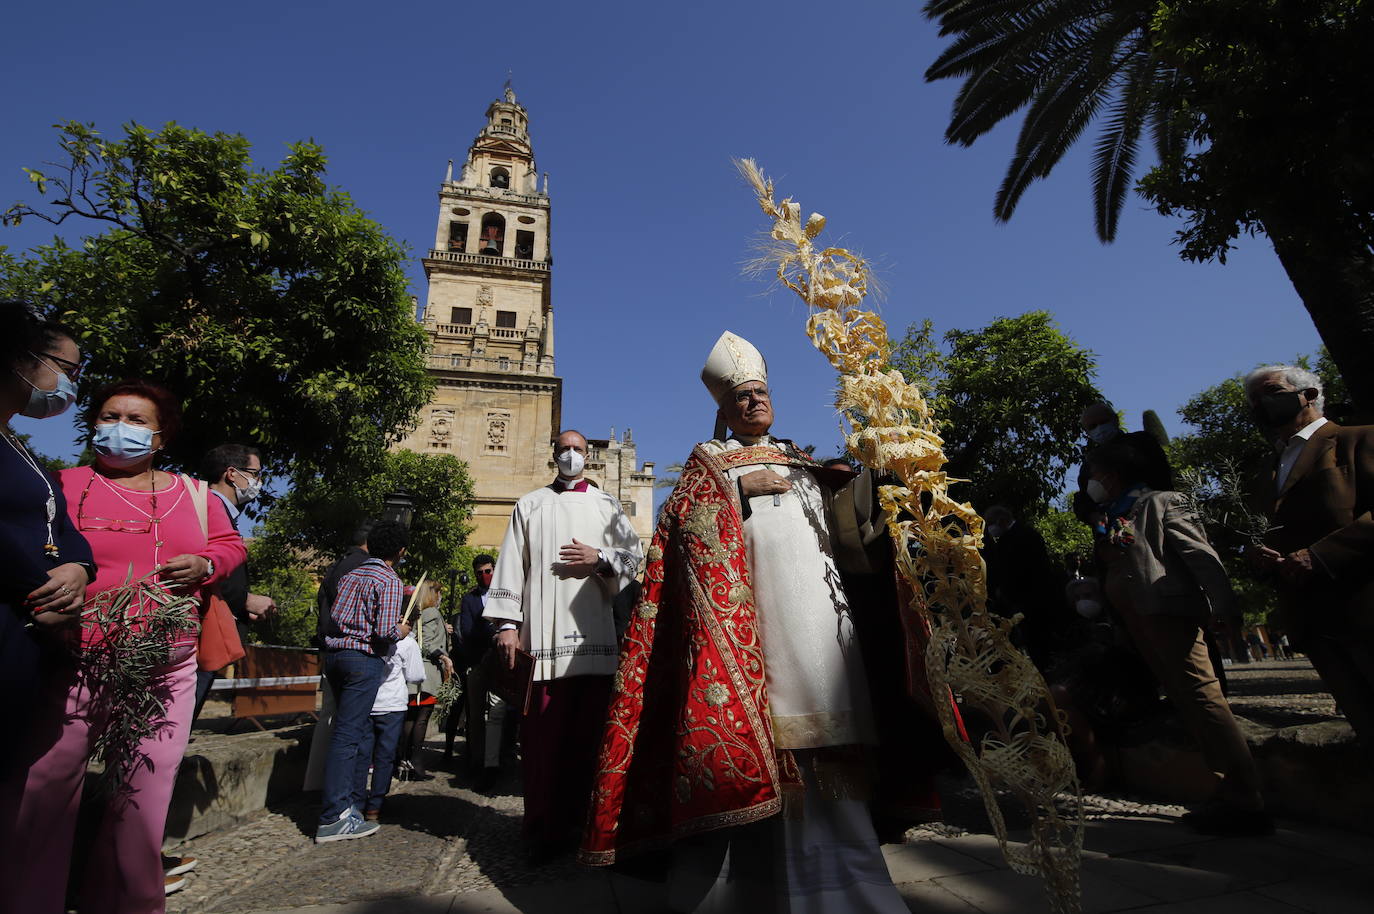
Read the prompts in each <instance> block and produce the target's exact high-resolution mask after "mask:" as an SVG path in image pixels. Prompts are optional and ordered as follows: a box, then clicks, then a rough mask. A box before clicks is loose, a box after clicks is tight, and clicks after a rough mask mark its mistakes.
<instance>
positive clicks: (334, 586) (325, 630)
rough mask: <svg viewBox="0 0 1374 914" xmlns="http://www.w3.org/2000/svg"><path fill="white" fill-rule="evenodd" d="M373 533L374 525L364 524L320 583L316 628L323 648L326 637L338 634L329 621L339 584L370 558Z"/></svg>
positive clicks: (317, 598)
mask: <svg viewBox="0 0 1374 914" xmlns="http://www.w3.org/2000/svg"><path fill="white" fill-rule="evenodd" d="M371 532H372V524H371V523H370V522H369V523H364V524H363V525H362V526H360V527H359V528H358V529H357V530H356V531H354V533H353V540H352V544H351V545H350V546H349V547H348V551H347V552H345V553H344V554H343V557H342V558H341V559H339V560H338V561H337V562H335V563H334V564H333V565H330V566H329V570H328V571H326V572H325V573H324V578H323V579H322V580H321V581H320V589H319V592H318V593H317V594H316V595H315V601H316V604H317V605H318V606H319V610H320V617H319V624H318V626H317V627H316V636H315V640H316V643H318V644H319V645H321V646H323V644H324V639H325V636H326V635H331V634H335V635H336V634H338V632H336V631H334V630H333V623H332V622H331V621H330V619H329V610H330V609H331V608H332V607H333V606H334V600H335V599H336V598H337V597H338V596H339V582H340V581H342V580H343V577H344V575H346V574H348V573H349V572H350V571H353V570H354V569H356V568H357V567H358V566H359V565H361V564H362V563H363V562H366V561H367V560H368V559H369V558H370V556H369V555H368V552H367V535H368V534H369V533H371Z"/></svg>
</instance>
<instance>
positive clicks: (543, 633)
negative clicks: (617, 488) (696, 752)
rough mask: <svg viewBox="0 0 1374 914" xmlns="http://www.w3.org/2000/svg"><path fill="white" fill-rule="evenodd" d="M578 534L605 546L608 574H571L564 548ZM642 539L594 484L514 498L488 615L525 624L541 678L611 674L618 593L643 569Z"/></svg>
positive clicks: (524, 643)
mask: <svg viewBox="0 0 1374 914" xmlns="http://www.w3.org/2000/svg"><path fill="white" fill-rule="evenodd" d="M573 539H576V540H577V541H578V542H580V543H585V544H587V545H588V546H592V547H594V548H596V549H599V550H601V552H602V554H603V555H604V556H605V558H606V559H607V561H608V562H609V569H608V571H609V573H608V574H593V575H591V576H589V577H585V578H574V577H570V576H568V574H567V573H566V571H565V568H564V565H563V563H562V562H561V561H560V559H559V550H560V549H562V548H563V547H564V546H566V545H568V544H569V543H571V542H572V541H573ZM640 555H641V550H640V544H639V536H638V535H637V534H636V533H635V532H634V529H633V528H632V527H631V526H630V521H629V518H627V517H626V516H625V512H624V511H622V510H621V509H620V502H618V501H616V499H614V498H612V497H611V496H610V495H607V494H606V493H605V492H603V491H601V490H600V489H598V488H597V487H595V486H589V487H588V488H587V490H586V491H585V492H556V491H554V489H553V488H552V487H548V486H546V487H544V488H542V489H536V490H535V491H533V492H530V493H529V494H528V495H525V496H523V497H522V498H521V499H520V500H519V501H517V502H516V503H515V511H514V512H513V513H512V514H511V521H510V526H509V527H508V528H507V529H506V537H505V540H504V541H503V542H502V543H501V554H500V555H499V556H498V557H497V559H496V570H495V572H494V573H493V574H492V580H491V587H490V589H488V590H487V603H486V609H485V610H484V611H483V613H482V615H483V616H484V617H485V618H487V619H492V620H496V621H498V622H499V621H511V622H517V623H522V624H521V626H520V643H521V647H522V648H523V649H524V650H526V651H528V652H530V653H531V654H533V655H534V657H535V660H536V661H537V663H536V666H535V671H534V678H535V680H536V681H540V682H542V681H545V680H549V679H561V678H563V677H565V676H588V675H593V676H610V675H613V674H614V673H615V668H616V661H617V658H618V656H619V654H620V648H619V644H618V642H617V640H616V636H615V621H614V618H613V616H612V612H611V598H612V597H614V596H615V595H616V594H617V593H619V592H620V590H621V588H623V587H624V586H625V585H626V584H628V583H630V581H632V580H633V579H634V577H635V575H636V574H637V573H638V572H639V561H640Z"/></svg>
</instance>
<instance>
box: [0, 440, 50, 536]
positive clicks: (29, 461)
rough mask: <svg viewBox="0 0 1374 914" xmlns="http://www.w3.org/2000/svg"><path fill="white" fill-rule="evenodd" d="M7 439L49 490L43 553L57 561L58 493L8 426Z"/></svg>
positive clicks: (45, 511) (45, 507)
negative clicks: (56, 522)
mask: <svg viewBox="0 0 1374 914" xmlns="http://www.w3.org/2000/svg"><path fill="white" fill-rule="evenodd" d="M5 441H7V442H8V443H9V446H10V447H12V448H14V452H15V453H16V454H18V455H19V459H21V460H23V461H24V462H25V463H27V464H28V465H29V468H30V469H32V470H33V471H34V473H36V474H37V475H38V478H39V479H41V480H42V481H43V486H44V488H46V489H47V490H48V500H47V501H46V502H45V503H44V505H43V507H44V513H45V514H46V515H47V517H46V519H45V523H46V524H47V528H48V541H47V542H46V543H44V544H43V554H44V555H46V556H47V557H48V558H50V559H52V560H53V561H54V562H55V561H57V560H58V558H59V557H60V556H61V552H60V551H59V550H58V548H57V542H56V540H55V538H54V536H53V529H52V524H53V521H55V520H57V495H56V494H54V493H53V490H52V483H51V482H49V481H48V474H47V473H44V472H43V470H42V469H40V468H39V466H38V462H37V461H36V460H34V459H33V455H31V454H30V453H29V449H28V448H26V447H24V445H23V443H22V442H20V440H19V439H18V438H17V437H16V436H15V434H14V432H12V431H10V430H9V429H8V428H7V429H5Z"/></svg>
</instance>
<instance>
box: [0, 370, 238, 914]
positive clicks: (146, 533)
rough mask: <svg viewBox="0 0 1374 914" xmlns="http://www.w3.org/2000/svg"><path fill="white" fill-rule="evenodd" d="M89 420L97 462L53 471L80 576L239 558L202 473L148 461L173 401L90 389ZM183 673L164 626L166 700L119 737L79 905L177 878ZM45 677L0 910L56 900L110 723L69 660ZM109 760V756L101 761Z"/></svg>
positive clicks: (230, 563) (170, 422) (168, 432)
mask: <svg viewBox="0 0 1374 914" xmlns="http://www.w3.org/2000/svg"><path fill="white" fill-rule="evenodd" d="M87 421H88V423H89V425H90V430H91V445H92V447H93V449H94V450H95V453H96V455H97V457H96V462H95V465H94V466H93V467H77V468H75V469H70V470H63V471H62V472H61V473H60V474H59V476H60V478H61V482H62V488H63V490H64V491H65V493H66V496H67V506H68V513H69V515H70V518H71V520H72V522H73V523H74V524H75V526H76V528H77V529H78V530H79V531H80V532H81V533H82V535H84V536H85V537H86V538H87V540H88V541H89V542H90V545H91V550H92V552H93V554H94V555H95V557H96V562H97V564H98V567H99V571H98V573H97V574H96V577H95V580H94V581H93V582H92V583H91V586H90V588H89V591H90V594H91V595H92V596H97V595H99V594H101V593H102V592H105V591H107V590H110V589H113V588H119V587H121V586H123V585H124V584H125V582H126V580H130V579H132V580H133V581H139V580H143V579H148V580H151V581H155V582H157V583H160V584H162V585H164V586H167V587H169V588H171V589H172V590H174V591H177V592H181V593H190V594H196V595H199V594H200V592H201V590H202V588H204V587H205V586H206V585H208V584H214V583H217V582H218V581H221V580H223V578H224V577H225V576H226V575H227V574H228V573H229V572H230V571H232V570H233V569H234V568H235V567H237V566H238V565H239V564H241V563H242V562H243V561H244V558H245V552H244V547H243V541H242V540H241V539H240V538H239V535H238V533H237V531H235V530H234V529H233V527H231V526H230V524H229V520H228V517H227V515H226V514H225V512H223V511H219V510H214V511H211V510H209V509H208V505H207V500H208V494H209V493H208V489H207V487H206V486H205V484H204V483H200V482H196V481H194V480H192V479H190V478H189V477H186V476H181V475H178V474H175V473H169V472H167V471H166V470H160V469H157V468H156V467H155V466H154V461H155V458H156V457H157V454H158V452H159V451H160V450H162V448H163V447H164V446H166V444H168V443H169V442H170V441H171V440H172V439H173V438H175V437H176V434H177V432H178V430H179V429H180V427H181V409H180V406H179V404H178V403H177V401H176V398H175V397H174V396H173V395H172V394H171V393H170V392H169V391H167V390H166V389H165V388H163V387H161V386H159V385H157V384H152V383H150V382H147V381H121V382H119V383H117V384H113V385H111V386H109V387H107V388H105V389H104V390H103V391H101V392H100V393H99V394H97V395H96V397H95V399H94V400H93V401H92V404H91V408H90V410H89V412H88V413H87ZM149 610H150V602H149V601H148V600H147V598H143V602H142V603H141V604H140V605H139V606H138V607H137V608H136V609H132V610H130V612H129V616H130V618H131V619H132V621H131V622H128V623H126V624H132V625H138V624H139V622H138V620H139V618H140V617H141V616H144V615H146V614H147V613H148V611H149ZM106 635H107V633H106V632H104V631H102V630H101V629H100V628H99V627H98V626H95V625H89V624H88V625H85V626H83V627H82V631H81V635H80V640H81V648H82V651H83V652H84V651H86V650H88V649H90V648H91V647H92V646H93V645H96V644H98V643H100V642H101V641H102V640H103V639H104V638H105V637H106ZM195 684H196V635H195V633H194V632H192V631H187V632H183V633H181V634H179V635H176V636H173V639H172V644H171V652H170V659H169V661H168V662H167V663H165V664H163V665H162V666H161V667H160V668H159V669H158V670H157V672H156V675H155V677H154V681H153V682H152V683H150V688H151V690H152V692H153V693H154V694H156V695H159V696H160V697H161V699H162V701H163V703H164V707H165V719H164V720H161V721H158V722H156V723H157V726H156V727H155V730H154V733H153V735H152V736H151V737H149V738H147V739H145V740H143V741H142V742H141V743H140V744H139V745H137V746H135V747H129V749H128V751H129V752H131V753H133V755H134V758H135V759H136V760H137V764H134V765H132V766H130V767H129V768H126V769H125V770H130V769H131V772H132V773H131V774H130V775H129V777H128V779H127V781H126V782H125V784H124V785H123V787H122V788H121V789H120V790H119V791H117V792H116V793H115V794H114V795H113V796H111V797H110V799H109V802H108V803H107V808H106V810H105V814H104V816H103V818H102V820H101V824H100V830H99V833H98V834H97V835H96V837H95V840H94V841H93V842H92V844H91V853H90V857H89V859H88V860H87V862H86V865H85V871H84V874H83V875H82V877H81V878H80V879H78V880H77V883H78V885H79V895H80V907H79V910H80V911H81V912H82V914H87V912H102V914H104V912H110V914H149V912H161V911H163V910H164V907H165V905H164V901H163V896H164V894H165V891H167V890H168V879H169V878H170V879H171V880H172V881H173V882H175V881H176V880H177V878H178V877H164V874H163V870H162V859H161V848H162V833H163V826H164V824H165V822H166V818H167V807H168V804H169V803H170V801H171V796H172V786H173V783H174V781H175V779H176V772H177V766H178V764H179V762H180V761H181V756H182V753H183V752H184V750H185V748H186V741H187V737H188V735H189V732H190V723H191V712H192V708H193V707H194V704H195ZM51 685H52V688H51V689H49V693H48V698H47V700H48V704H46V705H44V706H43V707H42V708H41V711H40V713H41V714H42V715H44V716H46V718H47V720H46V721H45V723H46V724H47V726H46V727H44V726H43V724H37V725H36V726H35V730H36V731H39V732H40V733H41V737H42V738H41V739H39V740H36V741H35V744H34V745H33V746H31V747H30V749H29V755H28V757H27V758H26V759H25V760H24V761H25V763H26V764H28V765H30V766H31V767H30V768H29V771H28V775H27V782H26V783H25V785H24V790H23V800H22V802H21V804H20V807H19V810H18V816H17V818H16V820H15V821H16V826H17V831H18V833H19V834H20V835H21V836H22V838H23V840H22V842H20V843H18V846H14V847H0V885H4V886H5V890H4V892H3V893H0V895H2V896H3V897H0V911H8V910H13V911H16V912H17V911H23V912H25V914H61V912H62V911H63V910H65V909H64V908H63V898H64V894H63V893H64V889H65V887H66V884H67V875H68V874H67V869H68V862H69V861H70V859H71V850H72V834H73V830H74V827H75V821H76V811H77V806H78V803H79V800H80V796H81V783H82V778H83V776H84V774H85V769H86V764H87V760H88V759H89V758H90V755H91V750H92V747H93V746H94V744H95V741H96V740H97V739H99V738H100V737H101V735H102V734H103V732H104V728H105V725H106V723H107V722H108V715H107V714H106V713H104V712H103V711H102V704H101V701H100V688H101V686H100V683H99V681H96V680H95V679H94V678H93V677H88V676H85V675H83V667H82V665H81V663H80V662H79V661H78V662H76V663H74V664H72V665H70V666H69V667H68V668H67V669H66V670H64V671H63V675H61V676H59V677H56V678H55V679H54V681H53V682H52V684H51ZM118 763H119V760H118V759H116V760H107V765H108V764H118ZM7 906H8V907H7Z"/></svg>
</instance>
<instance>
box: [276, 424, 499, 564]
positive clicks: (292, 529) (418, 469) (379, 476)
mask: <svg viewBox="0 0 1374 914" xmlns="http://www.w3.org/2000/svg"><path fill="white" fill-rule="evenodd" d="M380 466H381V469H380V471H379V472H377V473H374V474H372V475H370V476H367V477H365V478H362V479H358V480H355V481H354V482H353V483H352V484H351V485H349V486H348V487H346V488H341V487H339V486H337V485H331V484H329V483H328V482H327V481H326V480H324V479H311V480H306V481H305V482H302V483H298V484H297V485H296V487H295V488H294V489H292V490H291V491H290V492H288V493H287V494H286V495H284V496H282V497H281V498H279V499H278V500H277V502H276V504H275V505H273V506H272V510H271V511H269V512H268V514H267V517H266V519H265V520H264V522H263V525H262V529H261V535H260V537H259V540H260V543H259V544H256V548H257V550H258V553H257V558H258V559H259V561H260V562H261V563H262V564H263V566H264V568H263V571H264V573H266V571H267V569H276V568H291V567H296V566H298V565H300V564H302V563H303V562H304V563H305V564H307V565H313V566H315V567H316V568H317V569H318V568H323V567H325V566H327V565H328V564H330V563H331V562H333V561H334V560H335V559H336V558H338V557H339V556H340V555H342V554H343V553H344V552H346V551H348V547H349V540H350V538H351V537H352V535H353V533H354V531H356V530H357V529H358V527H359V525H360V524H361V523H363V522H364V521H366V520H368V519H375V518H376V517H378V516H380V515H381V513H382V507H383V501H384V499H385V498H386V496H387V494H388V493H391V492H396V491H398V490H403V491H405V492H407V493H409V494H410V495H411V497H413V498H414V499H415V513H414V517H413V518H412V520H411V525H410V535H411V541H410V548H409V549H408V550H407V558H406V568H407V575H406V577H407V580H414V579H417V578H419V576H420V574H421V573H423V572H428V574H429V576H430V577H432V578H438V579H439V580H441V581H443V580H446V573H447V571H448V569H450V568H468V567H469V565H468V564H465V561H466V562H467V563H470V562H471V560H472V554H473V553H471V550H467V551H465V547H464V543H465V541H466V539H467V535H468V533H470V532H471V530H472V526H471V524H470V523H469V522H468V521H469V519H470V518H471V516H472V502H473V495H472V479H471V477H470V476H468V472H467V465H466V464H464V463H463V462H462V461H461V460H459V459H458V458H457V457H454V456H453V455H451V454H417V453H415V452H413V451H393V452H389V453H387V454H385V455H384V456H383V458H382V460H381V462H380ZM411 572H413V573H411Z"/></svg>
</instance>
